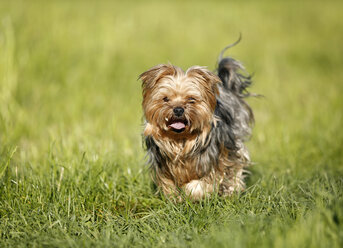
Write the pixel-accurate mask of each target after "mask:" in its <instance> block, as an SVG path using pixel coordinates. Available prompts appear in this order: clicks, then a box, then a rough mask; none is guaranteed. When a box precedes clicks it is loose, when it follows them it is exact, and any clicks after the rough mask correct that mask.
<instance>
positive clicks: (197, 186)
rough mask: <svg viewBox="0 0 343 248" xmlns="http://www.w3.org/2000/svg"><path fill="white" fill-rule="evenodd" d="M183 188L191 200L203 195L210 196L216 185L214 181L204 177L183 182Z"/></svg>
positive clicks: (201, 197) (197, 199)
mask: <svg viewBox="0 0 343 248" xmlns="http://www.w3.org/2000/svg"><path fill="white" fill-rule="evenodd" d="M182 188H183V190H184V192H185V194H186V196H188V197H189V198H190V199H191V200H193V201H199V200H201V199H203V198H205V197H208V196H210V194H211V193H212V192H213V191H215V189H216V185H215V184H214V183H209V182H207V181H206V180H204V179H200V180H192V181H190V182H189V183H187V184H185V185H184V186H183V187H182Z"/></svg>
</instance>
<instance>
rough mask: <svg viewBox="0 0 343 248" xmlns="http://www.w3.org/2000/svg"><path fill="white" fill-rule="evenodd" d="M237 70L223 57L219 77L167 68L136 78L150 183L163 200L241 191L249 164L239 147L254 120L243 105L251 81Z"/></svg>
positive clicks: (204, 71)
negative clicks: (182, 195)
mask: <svg viewBox="0 0 343 248" xmlns="http://www.w3.org/2000/svg"><path fill="white" fill-rule="evenodd" d="M224 50H225V49H224ZM222 53H223V52H222ZM240 71H244V67H243V66H242V64H241V63H240V62H238V61H236V60H234V59H232V58H229V57H227V58H224V59H222V54H221V56H220V60H219V63H218V69H217V75H215V74H214V73H212V72H210V71H208V70H207V69H205V68H204V67H199V66H194V67H191V68H189V69H188V70H187V71H186V72H183V71H182V70H181V69H180V68H178V67H176V66H173V65H170V64H168V65H158V66H155V67H153V68H151V69H150V70H148V71H146V72H144V73H143V74H141V75H140V79H141V80H142V82H143V110H144V117H145V120H146V122H145V130H144V139H145V145H146V149H147V152H148V155H149V158H150V161H149V162H150V164H151V168H152V171H153V174H154V181H155V183H156V184H157V186H158V188H159V189H160V190H162V192H163V193H164V195H166V196H167V197H177V199H181V198H180V190H181V191H183V192H184V193H185V194H186V195H188V196H189V197H190V198H191V199H193V200H200V199H202V198H203V197H205V196H206V195H209V194H211V193H212V192H219V193H220V194H221V195H224V196H227V195H231V194H232V193H233V192H234V191H241V190H243V189H244V186H245V185H244V182H243V177H244V175H243V172H244V168H245V167H246V166H247V165H248V164H249V161H250V159H249V154H248V151H247V149H246V147H245V146H244V144H243V142H244V141H245V140H246V139H247V138H248V137H249V136H250V134H251V126H252V123H253V119H254V118H253V113H252V110H251V108H250V107H249V106H248V105H247V103H246V102H245V101H244V100H243V98H244V97H246V96H248V95H249V93H247V91H246V88H247V87H248V86H249V85H250V84H251V80H250V77H249V76H247V77H246V76H243V75H242V74H240V73H239V72H240Z"/></svg>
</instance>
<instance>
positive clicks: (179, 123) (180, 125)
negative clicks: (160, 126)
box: [167, 119, 188, 133]
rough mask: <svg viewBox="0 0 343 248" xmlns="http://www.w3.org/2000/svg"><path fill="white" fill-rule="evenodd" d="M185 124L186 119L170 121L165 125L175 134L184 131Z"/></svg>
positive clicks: (186, 122)
mask: <svg viewBox="0 0 343 248" xmlns="http://www.w3.org/2000/svg"><path fill="white" fill-rule="evenodd" d="M187 124H188V121H187V120H186V119H172V120H170V121H168V123H167V125H168V127H169V128H170V129H171V130H172V131H174V132H176V133H181V132H183V131H185V129H186V126H187Z"/></svg>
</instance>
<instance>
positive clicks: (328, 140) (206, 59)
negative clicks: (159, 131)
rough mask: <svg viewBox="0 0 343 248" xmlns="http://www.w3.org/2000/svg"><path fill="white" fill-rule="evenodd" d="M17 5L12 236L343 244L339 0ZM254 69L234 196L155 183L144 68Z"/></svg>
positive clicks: (3, 233) (4, 154) (0, 171)
mask: <svg viewBox="0 0 343 248" xmlns="http://www.w3.org/2000/svg"><path fill="white" fill-rule="evenodd" d="M47 2H48V1H17V2H13V1H7V2H5V1H2V2H1V4H0V247H26V246H30V247H134V246H136V247H149V246H150V247H197V248H198V247H342V246H343V197H342V195H343V155H342V151H343V131H342V124H343V120H342V113H343V112H342V109H343V100H342V92H343V70H342V68H343V57H342V54H343V46H342V40H343V32H342V30H343V22H342V18H341V10H342V7H343V3H341V2H339V1H332V2H329V1H303V2H299V1H294V2H293V1H288V2H286V1H270V2H268V1H254V2H253V1H244V2H243V1H234V2H231V3H227V2H226V1H217V2H214V1H211V2H210V1H208V2H202V1H193V2H182V1H170V2H166V1H155V2H150V1H149V2H148V1H144V2H143V1H136V2H131V1H125V2H121V3H119V2H118V3H115V2H110V1H108V2H105V1H104V2H99V3H96V2H95V1H94V2H90V1H89V2H86V1H74V2H71V1H59V2H57V1H56V2H50V3H47ZM240 32H242V34H243V41H242V42H241V43H240V44H239V45H238V46H237V47H235V48H233V49H231V50H230V51H229V53H230V54H231V55H232V56H233V57H236V58H238V59H240V60H242V61H243V62H244V63H245V65H246V67H247V68H248V71H251V72H254V73H255V76H254V81H255V84H254V86H253V88H252V91H253V92H256V93H261V94H263V95H265V98H262V99H250V100H249V103H250V104H251V106H252V107H253V109H254V111H255V116H256V126H255V129H254V135H253V137H252V139H251V141H249V142H248V147H249V149H250V151H251V157H252V160H253V161H254V162H255V165H254V166H253V167H251V171H252V174H251V176H250V177H249V179H248V182H247V184H248V189H247V190H246V192H245V193H244V194H242V195H240V196H234V197H232V198H231V199H222V198H216V197H214V198H212V199H207V200H205V201H204V202H201V203H198V204H196V203H191V202H185V203H182V204H176V205H175V204H173V203H171V202H168V201H167V200H163V199H161V198H160V197H159V196H157V195H155V194H154V192H155V191H154V189H153V187H152V185H151V180H150V177H149V174H148V170H147V166H145V165H144V151H143V149H142V147H141V131H142V126H141V124H142V117H141V116H142V111H141V105H140V104H141V88H140V82H138V81H137V77H138V75H139V74H140V73H141V72H143V71H144V70H146V69H147V68H149V67H151V66H153V65H155V64H158V63H166V62H168V61H170V62H172V63H174V64H176V65H179V66H181V67H183V68H187V67H189V66H191V65H194V64H199V65H208V66H209V68H210V69H214V65H215V60H216V57H217V55H218V53H219V51H220V49H221V48H223V47H224V46H225V45H227V44H229V43H232V42H233V41H235V40H236V39H237V37H238V35H239V33H240Z"/></svg>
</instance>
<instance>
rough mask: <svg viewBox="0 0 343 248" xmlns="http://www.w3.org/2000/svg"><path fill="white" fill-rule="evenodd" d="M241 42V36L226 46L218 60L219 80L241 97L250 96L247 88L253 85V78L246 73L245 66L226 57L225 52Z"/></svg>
mask: <svg viewBox="0 0 343 248" xmlns="http://www.w3.org/2000/svg"><path fill="white" fill-rule="evenodd" d="M240 40H241V35H240V36H239V39H238V40H237V41H236V42H235V43H233V44H231V45H228V46H226V47H225V48H224V49H223V50H222V51H221V53H220V55H219V58H218V68H217V73H218V76H219V78H220V79H221V81H222V82H223V84H224V87H225V88H226V89H228V90H230V91H232V92H233V93H235V94H236V95H238V96H240V97H247V96H250V93H249V92H248V91H247V88H248V87H249V86H250V85H251V83H252V81H251V76H250V75H249V74H248V73H247V72H246V70H245V68H244V66H243V64H242V63H241V62H239V61H237V60H235V59H233V58H231V57H224V58H223V55H224V53H225V51H226V50H227V49H229V48H231V47H233V46H235V45H237V44H238V43H239V42H240Z"/></svg>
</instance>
